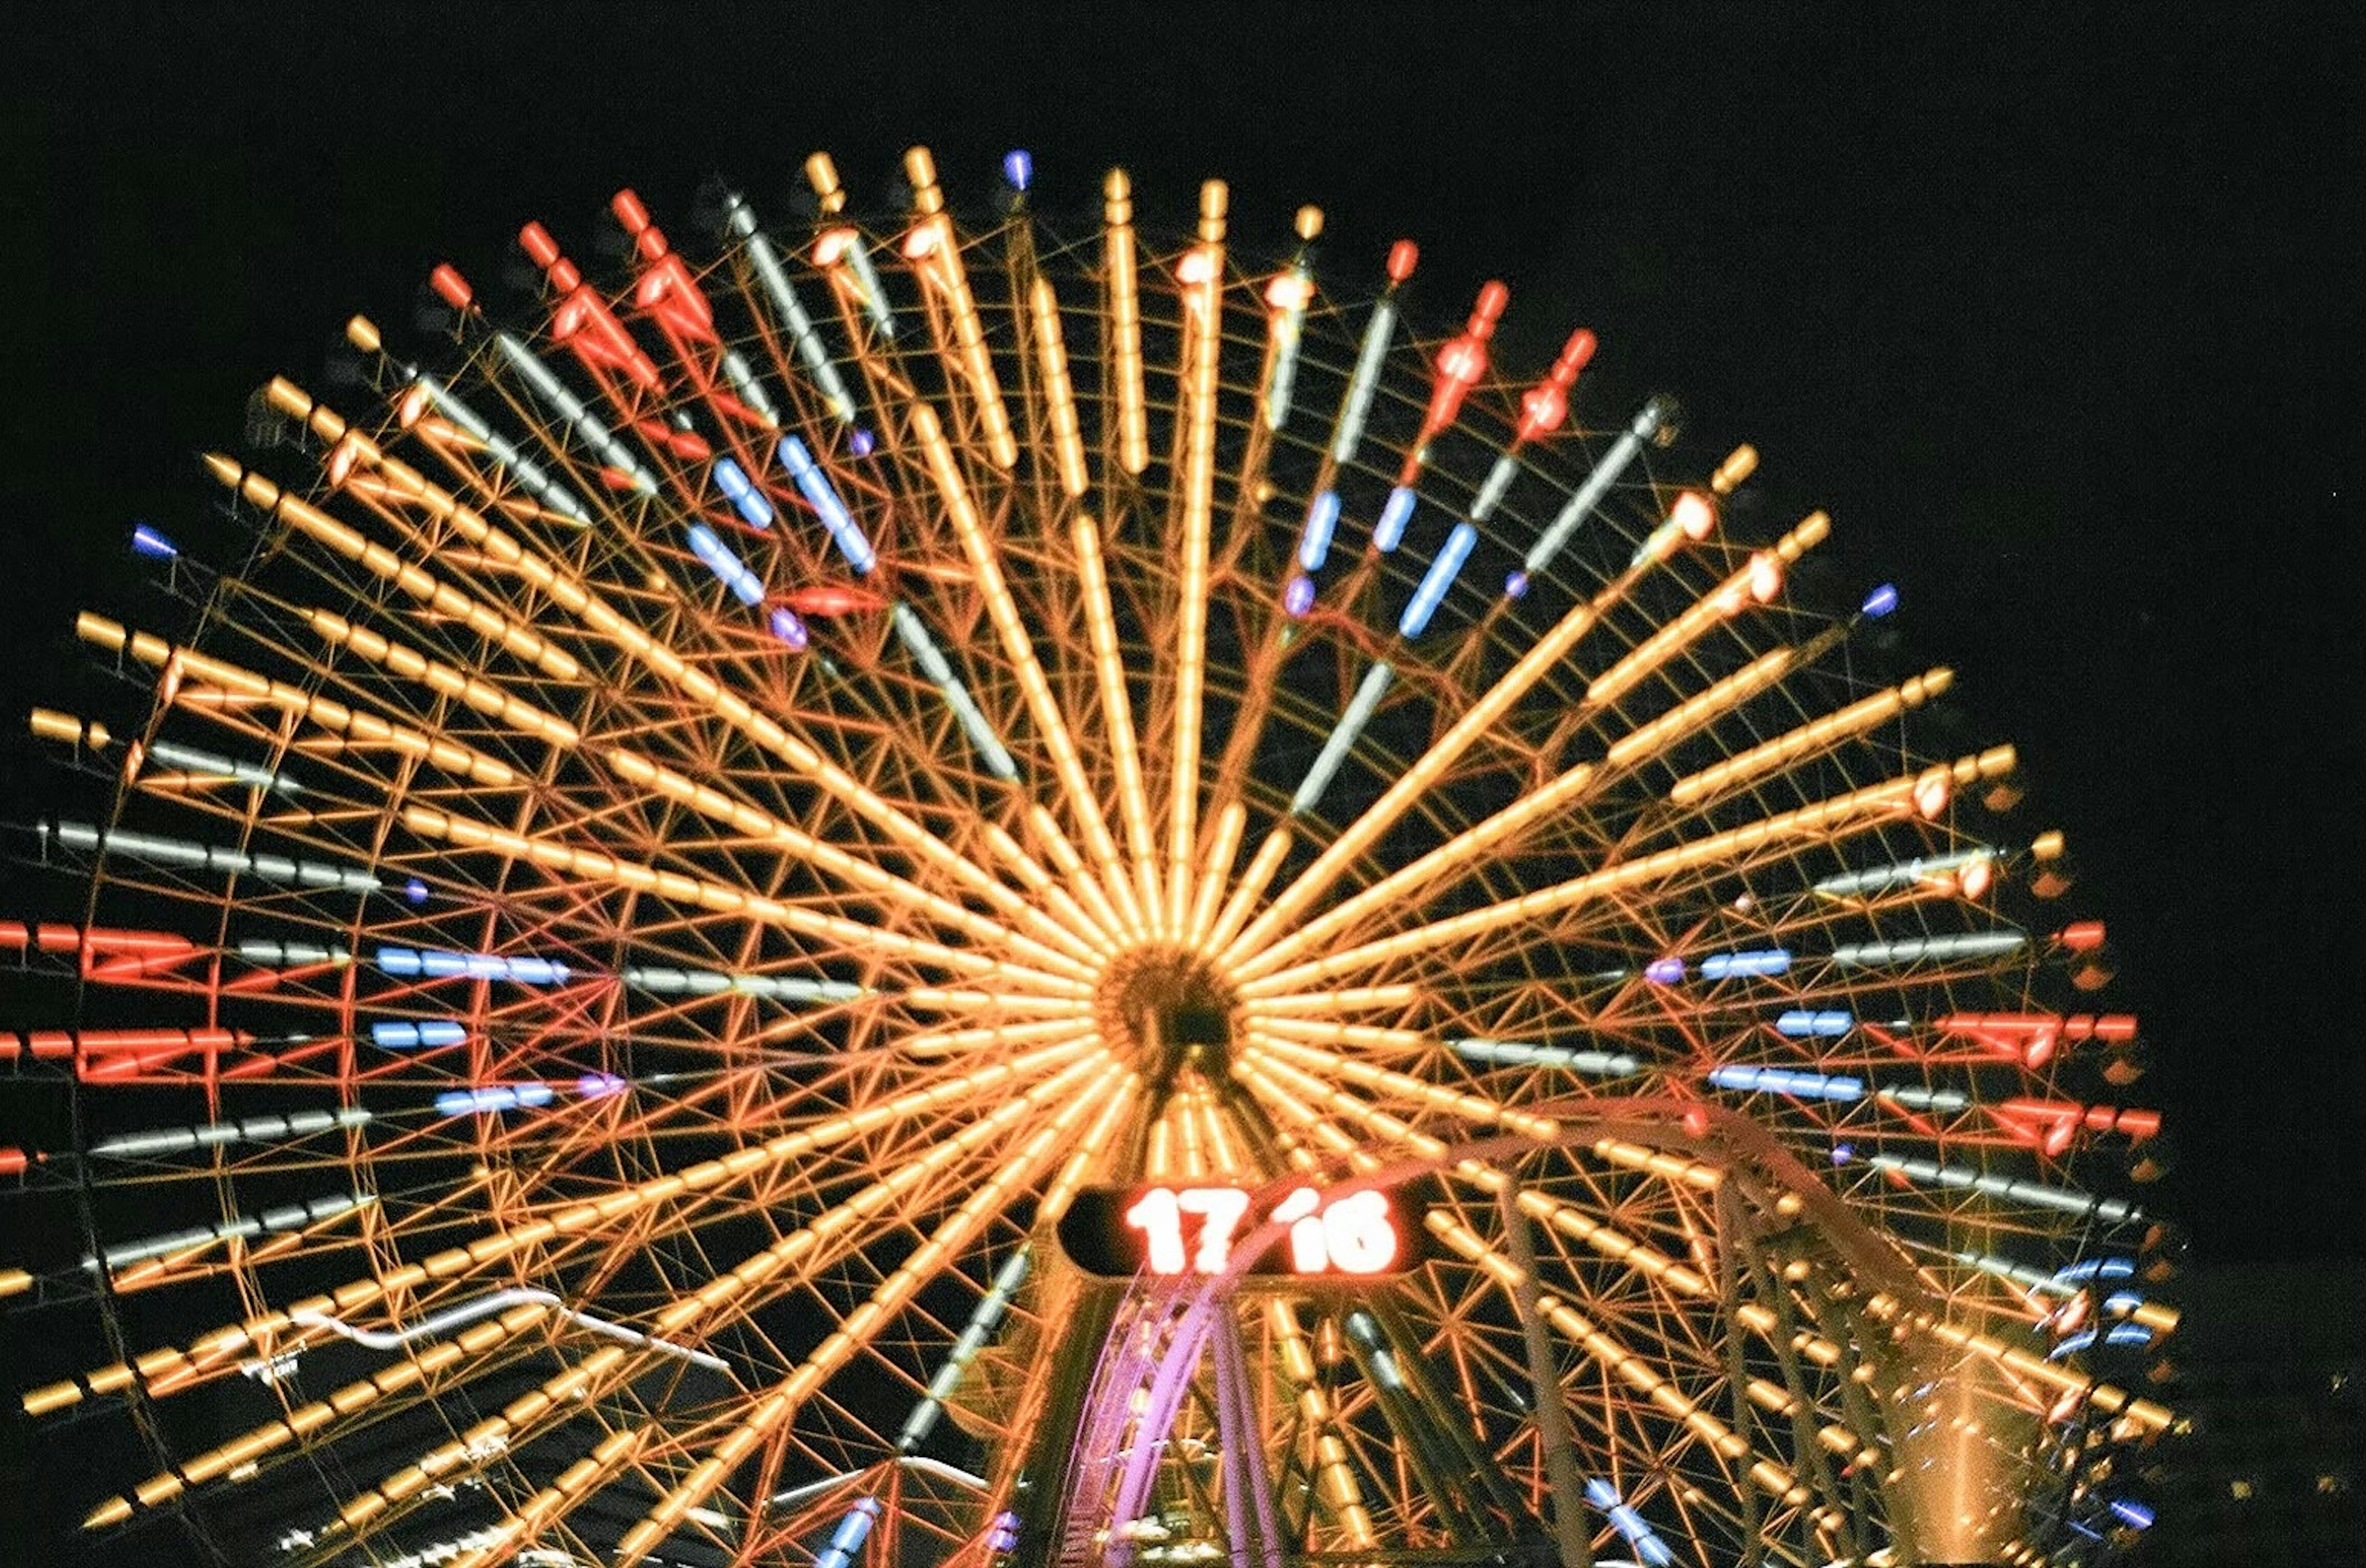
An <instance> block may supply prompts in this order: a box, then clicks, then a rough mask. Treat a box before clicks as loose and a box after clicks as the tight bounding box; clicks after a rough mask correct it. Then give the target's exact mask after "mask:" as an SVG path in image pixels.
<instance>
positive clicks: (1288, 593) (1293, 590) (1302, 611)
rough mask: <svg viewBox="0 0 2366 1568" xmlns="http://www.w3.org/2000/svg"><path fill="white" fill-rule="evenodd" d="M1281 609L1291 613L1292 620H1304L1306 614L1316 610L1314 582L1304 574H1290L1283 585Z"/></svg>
mask: <svg viewBox="0 0 2366 1568" xmlns="http://www.w3.org/2000/svg"><path fill="white" fill-rule="evenodd" d="M1281 607H1282V608H1283V609H1285V610H1287V611H1289V612H1290V619H1291V620H1293V621H1300V620H1304V619H1305V618H1306V612H1307V611H1309V610H1312V609H1313V608H1314V580H1313V578H1311V577H1308V576H1306V575H1305V574H1304V573H1302V572H1292V573H1290V581H1288V582H1287V583H1284V584H1283V585H1282V590H1281Z"/></svg>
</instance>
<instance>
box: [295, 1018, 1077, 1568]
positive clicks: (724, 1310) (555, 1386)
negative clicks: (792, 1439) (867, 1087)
mask: <svg viewBox="0 0 2366 1568" xmlns="http://www.w3.org/2000/svg"><path fill="white" fill-rule="evenodd" d="M1088 1076H1089V1077H1091V1079H1092V1081H1094V1082H1096V1083H1108V1082H1110V1081H1111V1080H1112V1079H1113V1078H1114V1077H1115V1076H1116V1069H1112V1068H1109V1067H1105V1066H1097V1065H1096V1064H1095V1063H1093V1062H1091V1061H1078V1062H1076V1063H1074V1064H1072V1065H1071V1066H1069V1067H1068V1068H1066V1069H1065V1070H1064V1071H1063V1072H1061V1073H1059V1074H1057V1075H1055V1076H1054V1077H1053V1078H1051V1079H1048V1080H1046V1081H1045V1082H1044V1083H1042V1084H1040V1085H1037V1086H1035V1087H1034V1088H1033V1089H1030V1090H1029V1091H1028V1092H1027V1093H1026V1094H1024V1095H1022V1096H1020V1097H1019V1098H1017V1099H1014V1100H1007V1101H1005V1102H1003V1104H1002V1105H1001V1106H999V1107H998V1108H997V1110H996V1111H993V1112H991V1113H989V1114H988V1115H986V1116H985V1117H982V1118H980V1119H978V1120H977V1121H975V1122H971V1123H970V1124H969V1125H967V1126H966V1127H964V1128H963V1129H962V1130H961V1132H959V1133H957V1134H953V1135H952V1137H950V1138H947V1139H945V1140H943V1141H941V1142H939V1143H937V1144H934V1145H931V1146H929V1148H928V1149H927V1150H926V1151H925V1152H924V1153H923V1154H921V1155H920V1156H919V1157H918V1158H917V1159H914V1160H911V1161H909V1162H908V1163H907V1164H904V1165H902V1166H899V1167H897V1168H896V1169H895V1170H893V1171H892V1172H891V1173H890V1174H889V1175H887V1176H885V1177H883V1178H880V1179H877V1180H874V1181H873V1182H872V1183H871V1184H870V1185H868V1186H866V1187H864V1188H863V1189H862V1190H860V1191H859V1192H857V1193H856V1194H855V1195H853V1196H852V1197H850V1198H848V1199H846V1200H844V1201H840V1202H839V1203H838V1204H835V1205H833V1206H832V1207H830V1208H829V1209H827V1210H824V1211H822V1212H821V1213H818V1214H817V1215H815V1216H814V1217H813V1218H812V1219H811V1220H809V1221H808V1222H806V1224H803V1225H801V1226H800V1227H798V1228H797V1229H796V1230H794V1231H792V1232H790V1233H789V1234H788V1235H784V1236H783V1237H782V1239H781V1240H780V1241H778V1242H775V1243H774V1244H773V1245H772V1247H768V1248H766V1249H764V1250H763V1251H761V1252H759V1253H757V1254H755V1255H753V1256H752V1257H750V1258H747V1259H745V1260H744V1261H742V1262H741V1263H739V1264H738V1265H737V1266H736V1267H735V1268H733V1269H729V1270H727V1271H724V1272H720V1273H718V1274H716V1275H715V1278H714V1279H712V1280H710V1281H709V1282H708V1283H707V1284H706V1285H704V1286H703V1287H701V1288H700V1289H698V1290H697V1291H695V1292H692V1293H690V1294H688V1295H685V1296H683V1297H682V1299H680V1300H678V1301H677V1302H675V1303H674V1304H673V1305H671V1306H670V1307H668V1308H666V1309H664V1310H663V1311H661V1312H659V1313H658V1314H655V1316H654V1317H653V1318H651V1319H650V1321H649V1325H648V1339H647V1341H646V1343H647V1344H648V1345H650V1346H655V1345H658V1344H661V1343H664V1342H665V1341H667V1340H670V1339H672V1338H675V1337H683V1336H689V1337H692V1340H693V1343H698V1342H703V1341H704V1340H707V1339H709V1338H711V1337H713V1336H714V1335H715V1333H716V1332H717V1331H718V1329H719V1328H721V1327H722V1326H723V1325H726V1324H727V1323H730V1322H733V1321H737V1320H739V1319H742V1318H744V1317H746V1316H747V1314H749V1313H750V1312H751V1311H753V1310H754V1309H755V1308H756V1306H758V1305H759V1304H760V1303H761V1302H762V1301H763V1300H765V1299H768V1298H769V1297H770V1296H771V1295H772V1294H776V1293H778V1292H780V1291H783V1290H784V1289H787V1288H790V1287H791V1286H792V1285H794V1284H795V1283H797V1282H798V1281H800V1280H806V1279H810V1278H812V1277H813V1276H814V1275H815V1274H816V1273H817V1271H818V1270H820V1269H825V1268H827V1267H828V1266H829V1263H830V1260H831V1258H833V1257H838V1256H843V1255H844V1253H845V1252H846V1251H847V1249H849V1248H850V1247H854V1246H858V1245H860V1237H859V1235H856V1234H855V1233H854V1230H853V1227H854V1224H856V1223H857V1222H859V1221H861V1220H862V1219H864V1218H867V1217H869V1216H871V1215H873V1214H874V1213H877V1212H878V1211H879V1210H880V1209H881V1208H882V1207H883V1206H884V1205H885V1204H887V1203H889V1202H891V1201H896V1199H898V1198H899V1197H901V1196H903V1195H906V1194H908V1193H911V1192H913V1191H915V1190H918V1189H919V1188H921V1187H922V1186H923V1185H924V1184H925V1183H927V1182H928V1181H929V1180H930V1179H938V1178H941V1177H942V1176H943V1175H944V1174H945V1173H946V1172H948V1171H949V1170H951V1169H953V1168H956V1167H958V1166H959V1165H960V1164H961V1162H962V1161H963V1159H965V1158H966V1157H967V1156H970V1155H971V1154H973V1153H975V1152H976V1151H977V1150H978V1149H980V1148H982V1147H984V1146H986V1145H988V1144H990V1143H992V1142H993V1141H994V1140H995V1139H996V1138H997V1137H1000V1136H1002V1135H1004V1134H1007V1133H1008V1132H1010V1131H1011V1130H1012V1129H1013V1128H1015V1127H1016V1126H1018V1125H1020V1123H1022V1122H1024V1121H1025V1120H1026V1119H1027V1117H1028V1116H1029V1115H1030V1113H1031V1112H1033V1111H1037V1110H1038V1109H1040V1108H1042V1106H1044V1105H1045V1104H1047V1103H1049V1102H1051V1101H1053V1100H1056V1099H1057V1098H1058V1097H1059V1096H1060V1095H1061V1094H1062V1093H1063V1092H1064V1091H1068V1090H1072V1089H1076V1088H1077V1087H1078V1086H1079V1085H1081V1084H1085V1083H1086V1082H1087V1077H1088ZM1089 1100H1090V1096H1089V1094H1088V1093H1087V1094H1084V1095H1076V1094H1070V1095H1069V1097H1068V1099H1067V1101H1066V1105H1065V1109H1064V1110H1063V1111H1059V1112H1056V1113H1054V1114H1053V1117H1052V1118H1051V1119H1050V1120H1049V1121H1048V1122H1046V1123H1045V1125H1044V1126H1043V1127H1042V1129H1040V1130H1039V1131H1038V1133H1037V1134H1035V1137H1034V1139H1033V1140H1031V1143H1030V1144H1029V1145H1028V1147H1027V1149H1026V1150H1025V1151H1024V1152H1023V1153H1022V1155H1021V1156H1018V1159H1017V1161H1015V1162H1014V1163H1009V1164H1006V1165H1005V1167H1004V1168H1002V1170H1001V1171H1000V1172H998V1173H997V1178H996V1179H995V1180H993V1181H990V1182H989V1183H988V1186H987V1188H986V1189H981V1190H980V1191H979V1193H978V1194H977V1195H976V1197H974V1198H973V1200H972V1202H973V1203H975V1202H976V1201H977V1199H978V1198H980V1197H983V1196H984V1195H985V1193H986V1191H987V1190H993V1191H995V1192H996V1193H997V1198H996V1200H995V1207H994V1208H993V1210H991V1211H989V1212H984V1213H981V1214H980V1216H979V1217H978V1219H977V1220H976V1221H975V1224H973V1226H972V1229H971V1231H968V1232H964V1233H963V1237H964V1239H965V1237H966V1235H969V1234H974V1231H975V1225H976V1224H983V1223H984V1221H985V1220H986V1219H991V1218H992V1217H993V1216H994V1213H998V1212H999V1205H1000V1202H1001V1201H1003V1199H1004V1198H1005V1197H1007V1196H1008V1192H1009V1190H1010V1189H1011V1188H1012V1187H1014V1186H1016V1185H1017V1184H1019V1183H1020V1182H1022V1181H1024V1180H1026V1179H1031V1177H1032V1175H1034V1174H1035V1173H1036V1170H1035V1166H1034V1165H1031V1164H1027V1163H1025V1162H1026V1161H1028V1160H1030V1159H1031V1158H1032V1157H1033V1156H1036V1155H1038V1154H1039V1153H1040V1152H1041V1150H1042V1148H1045V1147H1056V1141H1057V1138H1058V1135H1059V1134H1061V1133H1062V1132H1063V1131H1065V1128H1066V1127H1067V1125H1068V1124H1069V1123H1071V1122H1073V1121H1075V1120H1076V1117H1077V1116H1078V1115H1080V1114H1081V1112H1082V1111H1084V1110H1085V1109H1086V1108H1087V1106H1088V1104H1089ZM1039 1163H1040V1162H1039ZM1020 1169H1024V1170H1025V1172H1026V1174H1025V1175H1024V1176H1016V1177H1012V1178H1011V1179H1010V1180H1009V1181H1007V1182H1006V1181H1003V1180H1002V1179H1003V1177H1005V1176H1009V1175H1010V1173H1011V1172H1013V1171H1017V1170H1020ZM997 1182H999V1183H1001V1184H1000V1185H999V1186H997ZM963 1213H964V1214H966V1213H969V1208H968V1206H966V1205H965V1206H964V1209H963ZM960 1245H961V1242H959V1241H953V1242H949V1243H948V1246H947V1247H946V1248H945V1249H942V1250H952V1249H956V1248H957V1247H959V1246H960ZM906 1267H907V1269H914V1275H913V1277H912V1278H911V1279H910V1280H907V1281H905V1282H904V1288H905V1290H906V1291H907V1292H909V1291H910V1290H913V1289H917V1288H918V1283H919V1282H920V1276H922V1275H925V1274H927V1273H928V1272H929V1271H930V1270H932V1269H934V1267H935V1259H934V1258H933V1257H932V1258H930V1259H929V1262H927V1263H926V1264H925V1265H922V1263H921V1259H920V1258H919V1257H918V1256H916V1257H915V1258H914V1259H912V1260H911V1261H910V1262H909V1263H907V1266H906ZM851 1321H852V1320H850V1323H851ZM841 1340H843V1341H846V1348H845V1349H841V1350H840V1351H839V1355H840V1357H841V1359H842V1357H843V1355H844V1354H846V1353H848V1351H850V1350H851V1349H852V1348H858V1347H856V1346H854V1345H853V1344H852V1336H851V1335H850V1334H849V1332H848V1330H847V1329H846V1328H841V1329H840V1330H839V1333H838V1334H837V1335H834V1336H833V1337H832V1340H831V1341H826V1342H825V1344H826V1346H827V1345H828V1344H831V1343H835V1342H838V1341H841ZM815 1364H816V1361H815V1360H808V1361H807V1362H806V1366H812V1365H815ZM647 1365H648V1353H647V1352H646V1351H643V1350H635V1351H632V1352H629V1353H628V1352H626V1351H625V1350H624V1349H622V1348H618V1347H614V1346H611V1347H609V1348H604V1349H602V1350H599V1351H596V1352H594V1353H593V1354H592V1355H591V1357H589V1358H588V1359H584V1360H581V1361H579V1362H577V1363H575V1364H574V1365H572V1366H570V1367H569V1368H568V1369H566V1370H564V1371H560V1372H559V1373H558V1374H556V1375H554V1376H553V1377H552V1378H551V1379H549V1380H548V1381H546V1382H545V1383H544V1384H543V1385H542V1386H541V1387H540V1388H538V1389H536V1390H535V1391H534V1392H532V1393H528V1394H526V1395H524V1396H523V1397H521V1398H519V1399H517V1400H514V1401H513V1402H511V1403H510V1404H508V1405H506V1406H504V1407H503V1408H502V1409H501V1412H500V1413H499V1414H498V1415H496V1416H492V1417H490V1418H488V1419H487V1420H485V1421H482V1422H479V1424H478V1425H477V1426H475V1427H471V1428H469V1430H468V1431H467V1432H466V1433H463V1434H462V1435H461V1436H460V1437H458V1438H455V1439H453V1440H452V1441H450V1442H447V1443H445V1444H444V1445H442V1446H440V1447H438V1448H434V1449H432V1450H427V1451H426V1452H424V1453H423V1454H421V1455H420V1456H419V1457H418V1458H417V1459H415V1460H413V1461H411V1463H409V1464H407V1465H405V1466H404V1467H402V1468H401V1469H400V1470H398V1471H395V1472H391V1473H390V1474H389V1476H388V1477H387V1478H386V1479H385V1480H383V1481H381V1482H380V1483H377V1485H376V1486H374V1487H371V1488H369V1489H368V1490H366V1491H365V1492H363V1493H361V1494H359V1495H356V1496H355V1497H354V1498H353V1499H351V1500H349V1501H348V1502H347V1503H346V1504H345V1505H344V1506H343V1507H341V1508H340V1509H339V1511H338V1516H337V1527H336V1528H338V1529H343V1530H354V1529H358V1528H361V1527H363V1526H366V1525H368V1524H369V1523H370V1522H371V1521H373V1520H374V1519H376V1518H377V1517H378V1516H379V1515H381V1514H382V1513H384V1512H386V1511H387V1510H388V1509H389V1508H390V1507H393V1506H396V1505H399V1504H400V1503H402V1502H403V1501H404V1500H405V1499H407V1498H409V1497H411V1496H412V1495H415V1494H416V1493H417V1492H418V1491H419V1490H420V1489H421V1488H422V1487H423V1486H425V1485H427V1484H430V1483H434V1482H436V1481H438V1480H439V1479H445V1478H448V1477H451V1476H453V1475H456V1474H462V1473H473V1472H474V1471H476V1470H477V1469H479V1468H481V1467H482V1466H484V1465H485V1464H488V1463H490V1462H491V1461H493V1460H494V1459H495V1458H497V1457H498V1456H500V1455H502V1454H505V1453H507V1452H509V1451H510V1450H513V1449H514V1448H517V1447H520V1446H522V1445H524V1443H526V1442H529V1441H531V1440H533V1439H534V1438H535V1436H536V1435H537V1434H538V1433H540V1432H542V1431H546V1430H548V1429H550V1428H551V1427H554V1426H555V1425H557V1424H561V1423H564V1422H565V1421H567V1420H569V1419H571V1418H572V1415H573V1407H574V1406H577V1405H581V1404H586V1403H588V1402H591V1401H596V1400H600V1399H603V1398H605V1397H606V1396H607V1395H608V1394H609V1393H610V1392H612V1391H613V1390H615V1389H617V1388H620V1387H621V1386H623V1385H624V1384H625V1383H626V1382H630V1381H631V1380H632V1379H633V1378H635V1377H637V1376H638V1375H639V1373H640V1372H641V1371H644V1370H645V1369H646V1367H647ZM821 1375H825V1376H826V1375H827V1373H824V1374H821ZM741 1429H744V1427H742V1428H741ZM709 1490H711V1487H710V1488H709ZM700 1496H701V1497H702V1498H703V1496H704V1493H702V1494H701V1495H700ZM698 1500H699V1499H697V1498H693V1499H692V1500H691V1501H690V1502H688V1503H685V1504H683V1506H682V1510H681V1512H686V1511H687V1509H688V1508H689V1507H690V1506H694V1505H695V1503H696V1502H697V1501H698ZM681 1512H677V1513H676V1514H675V1515H674V1516H673V1517H672V1518H671V1519H669V1520H668V1523H667V1528H668V1529H670V1527H671V1525H672V1523H674V1522H677V1521H678V1520H679V1518H680V1517H681ZM626 1540H627V1543H629V1541H630V1540H631V1538H630V1537H629V1536H628V1537H627V1538H626ZM619 1550H620V1553H622V1552H624V1551H626V1550H627V1549H626V1548H620V1549H619Z"/></svg>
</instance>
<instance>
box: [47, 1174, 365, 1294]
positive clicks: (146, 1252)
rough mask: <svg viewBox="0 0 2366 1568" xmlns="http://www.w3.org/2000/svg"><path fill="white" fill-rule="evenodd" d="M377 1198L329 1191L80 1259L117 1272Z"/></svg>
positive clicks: (91, 1267) (92, 1268)
mask: <svg viewBox="0 0 2366 1568" xmlns="http://www.w3.org/2000/svg"><path fill="white" fill-rule="evenodd" d="M375 1202H377V1198H376V1197H375V1196H374V1195H372V1194H370V1193H367V1192H332V1193H330V1194H329V1195H328V1196H327V1197H325V1198H313V1199H309V1200H307V1201H304V1202H301V1203H283V1204H281V1205H280V1206H279V1207H278V1208H276V1209H265V1210H264V1211H263V1212H262V1213H259V1214H238V1215H233V1216H232V1217H231V1218H230V1219H226V1220H217V1221H215V1222H214V1223H213V1224H209V1225H193V1226H191V1227H190V1228H189V1229H187V1230H180V1231H171V1232H167V1233H166V1234H164V1235H152V1236H143V1237H141V1239H140V1240H138V1241H128V1242H124V1243H122V1244H121V1245H119V1246H117V1245H108V1246H106V1247H101V1248H99V1250H98V1251H97V1252H96V1253H94V1254H92V1255H90V1256H88V1257H85V1258H84V1259H83V1260H82V1266H83V1268H84V1269H85V1270H87V1271H88V1272H90V1273H93V1274H96V1273H97V1272H98V1271H99V1270H100V1269H120V1268H122V1267H123V1266H124V1265H125V1264H127V1263H138V1262H141V1261H142V1260H143V1259H146V1258H163V1257H165V1256H166V1255H167V1254H170V1253H175V1252H186V1251H187V1250H188V1249H189V1248H191V1247H205V1246H208V1245H210V1244H211V1243H214V1242H217V1241H229V1240H231V1239H233V1238H243V1237H246V1236H251V1235H266V1234H270V1233H275V1232H279V1231H292V1230H300V1229H302V1228H303V1227H304V1226H306V1225H309V1224H313V1223H314V1222H316V1221H320V1220H326V1219H332V1218H334V1217H335V1216H336V1215H339V1214H343V1213H350V1212H352V1211H353V1210H355V1209H359V1208H363V1207H366V1206H367V1205H368V1204H371V1203H375Z"/></svg>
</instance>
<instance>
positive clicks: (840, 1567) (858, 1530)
mask: <svg viewBox="0 0 2366 1568" xmlns="http://www.w3.org/2000/svg"><path fill="white" fill-rule="evenodd" d="M878 1518H879V1499H878V1498H876V1497H863V1498H860V1499H858V1500H857V1501H856V1503H855V1505H854V1506H853V1507H851V1508H849V1509H848V1510H847V1511H846V1517H844V1518H842V1519H840V1520H839V1521H838V1529H837V1530H836V1531H835V1532H833V1533H832V1534H831V1536H830V1538H829V1544H828V1546H826V1547H824V1548H823V1549H822V1553H821V1555H820V1556H819V1557H817V1558H815V1559H814V1568H851V1564H852V1563H853V1562H854V1554H855V1553H856V1552H858V1551H862V1543H863V1542H864V1541H866V1540H870V1539H871V1527H872V1526H873V1524H874V1523H876V1522H877V1521H878Z"/></svg>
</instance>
